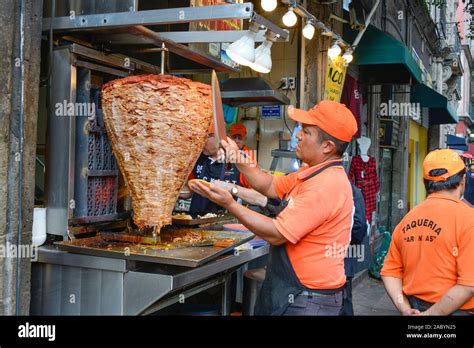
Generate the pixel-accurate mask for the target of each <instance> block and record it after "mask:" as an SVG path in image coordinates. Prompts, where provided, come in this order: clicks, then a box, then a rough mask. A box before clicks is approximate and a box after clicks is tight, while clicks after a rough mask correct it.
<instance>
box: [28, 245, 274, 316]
mask: <svg viewBox="0 0 474 348" xmlns="http://www.w3.org/2000/svg"><path fill="white" fill-rule="evenodd" d="M268 250H269V246H268V245H266V246H263V247H260V248H258V249H254V250H249V251H242V252H240V253H235V254H231V255H224V256H222V257H220V258H219V259H217V260H214V261H211V262H209V263H207V264H204V265H202V266H200V267H197V268H191V269H190V268H185V267H177V266H167V265H159V264H150V263H143V262H134V261H129V260H122V259H114V258H108V257H99V256H90V255H80V254H72V253H68V252H64V251H59V250H57V249H56V248H55V247H40V248H39V250H38V258H37V259H38V260H37V261H36V262H34V263H33V265H32V281H31V282H32V286H31V288H32V294H31V314H32V315H146V314H151V313H154V312H157V311H159V310H161V309H163V308H165V307H168V306H169V305H172V304H174V303H177V302H178V301H179V300H180V298H183V296H184V298H187V297H189V296H192V295H195V294H197V293H199V292H202V291H205V290H206V289H209V288H211V287H214V286H217V285H221V284H222V285H223V288H222V298H221V300H222V301H221V304H222V310H221V314H222V315H229V314H230V313H229V311H230V296H229V295H230V278H231V277H230V276H231V275H232V273H234V272H235V271H237V270H238V269H239V267H241V266H243V265H245V264H247V263H249V262H251V261H253V260H257V259H259V258H261V257H265V256H266V255H267V254H268ZM137 284H140V286H137ZM71 295H73V296H74V297H73V299H74V301H72V300H71V299H72V297H71Z"/></svg>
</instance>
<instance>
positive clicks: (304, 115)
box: [288, 105, 318, 126]
mask: <svg viewBox="0 0 474 348" xmlns="http://www.w3.org/2000/svg"><path fill="white" fill-rule="evenodd" d="M288 116H290V118H291V119H292V120H293V121H296V122H301V123H304V124H310V125H313V126H317V125H318V124H317V123H316V122H314V118H312V117H311V115H310V114H309V112H308V111H305V110H301V109H297V108H295V107H294V106H293V105H290V106H288Z"/></svg>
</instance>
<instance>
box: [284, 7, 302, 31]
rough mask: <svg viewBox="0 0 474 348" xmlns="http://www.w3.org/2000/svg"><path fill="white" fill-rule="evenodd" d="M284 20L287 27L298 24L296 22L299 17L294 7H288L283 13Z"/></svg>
mask: <svg viewBox="0 0 474 348" xmlns="http://www.w3.org/2000/svg"><path fill="white" fill-rule="evenodd" d="M282 20H283V24H284V25H286V26H287V27H292V26H294V25H295V24H296V22H297V21H298V17H297V16H296V14H295V11H294V10H293V7H289V8H288V12H287V13H285V14H284V15H283V18H282Z"/></svg>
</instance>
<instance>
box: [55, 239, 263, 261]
mask: <svg viewBox="0 0 474 348" xmlns="http://www.w3.org/2000/svg"><path fill="white" fill-rule="evenodd" d="M196 231H199V232H200V233H202V235H203V238H204V239H205V240H206V241H216V242H219V241H224V240H229V239H234V243H233V244H232V245H230V246H226V247H221V246H192V247H182V248H179V247H178V248H174V249H166V248H164V247H163V246H159V247H158V248H157V247H155V246H152V245H146V244H137V243H127V244H118V245H110V246H108V247H107V246H96V245H94V244H95V242H96V240H97V237H88V238H81V239H78V240H75V241H63V242H57V243H55V244H56V245H57V246H58V248H59V249H60V250H64V251H68V252H72V253H77V254H86V255H93V256H104V257H112V258H119V259H126V260H136V261H145V262H152V263H162V264H168V265H175V266H185V267H197V266H200V265H202V264H204V263H206V262H208V261H210V260H212V259H215V258H217V257H218V256H219V255H222V254H224V253H227V252H229V251H231V250H233V249H234V248H235V247H237V246H239V245H241V244H243V243H246V242H248V241H250V240H251V239H253V238H254V236H255V235H254V234H253V233H251V232H232V231H208V230H196ZM91 245H92V246H91Z"/></svg>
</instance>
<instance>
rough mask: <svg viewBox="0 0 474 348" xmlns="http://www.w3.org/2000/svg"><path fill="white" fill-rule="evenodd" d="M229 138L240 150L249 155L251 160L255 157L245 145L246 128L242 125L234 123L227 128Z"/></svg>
mask: <svg viewBox="0 0 474 348" xmlns="http://www.w3.org/2000/svg"><path fill="white" fill-rule="evenodd" d="M229 134H230V138H231V139H232V140H233V141H235V143H236V144H237V146H238V147H239V149H240V150H242V151H243V152H245V153H246V154H248V155H250V156H251V157H252V158H253V159H254V158H255V155H254V153H253V151H252V150H250V148H249V147H248V146H247V145H246V144H245V142H246V140H247V128H246V127H245V126H244V125H243V124H242V123H235V124H233V125H231V126H230V127H229Z"/></svg>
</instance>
